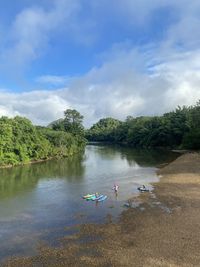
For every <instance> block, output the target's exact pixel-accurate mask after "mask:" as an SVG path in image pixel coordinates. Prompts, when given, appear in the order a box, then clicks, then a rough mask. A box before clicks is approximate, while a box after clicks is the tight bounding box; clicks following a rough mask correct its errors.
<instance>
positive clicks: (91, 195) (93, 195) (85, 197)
mask: <svg viewBox="0 0 200 267" xmlns="http://www.w3.org/2000/svg"><path fill="white" fill-rule="evenodd" d="M91 197H95V194H87V195H86V196H83V198H84V199H88V198H91Z"/></svg>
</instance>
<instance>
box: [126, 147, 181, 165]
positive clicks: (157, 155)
mask: <svg viewBox="0 0 200 267" xmlns="http://www.w3.org/2000/svg"><path fill="white" fill-rule="evenodd" d="M177 156H178V154H177V153H174V152H172V151H169V150H163V149H134V148H126V147H123V148H121V158H122V159H124V158H125V159H126V160H127V162H128V164H129V165H130V166H133V165H135V163H137V164H138V165H140V166H143V167H155V166H157V165H159V164H162V163H167V162H170V161H172V160H174V159H176V158H177Z"/></svg>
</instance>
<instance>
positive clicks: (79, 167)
mask: <svg viewBox="0 0 200 267" xmlns="http://www.w3.org/2000/svg"><path fill="white" fill-rule="evenodd" d="M176 157H177V154H175V153H172V152H169V151H161V150H159V151H158V150H136V149H130V148H124V147H123V148H122V147H116V146H115V147H113V146H97V145H88V146H87V147H86V150H85V153H84V154H83V155H76V156H74V157H72V158H70V159H62V160H51V161H47V162H42V163H37V164H32V165H25V166H21V167H14V168H11V169H0V261H1V260H4V259H5V258H6V257H10V256H13V255H15V256H20V255H32V254H34V253H36V249H37V246H38V244H40V242H47V243H48V244H51V245H57V244H56V242H57V241H56V240H58V239H59V237H62V236H63V235H66V234H68V233H70V232H69V230H67V229H68V228H67V227H66V226H73V225H76V224H79V223H87V222H92V223H97V222H105V221H106V220H107V218H108V216H112V218H113V219H114V220H115V219H117V217H118V215H119V214H120V213H121V211H122V210H123V209H124V206H123V205H124V203H125V202H126V200H127V199H128V198H130V197H132V196H134V195H136V194H138V191H137V187H138V185H142V184H146V185H147V186H148V187H149V188H150V189H152V186H151V185H150V184H149V183H151V182H156V181H158V177H157V175H156V170H157V166H158V165H159V164H163V163H167V162H170V161H172V160H173V159H175V158H176ZM114 183H117V184H118V185H119V193H118V196H116V195H115V194H114V192H113V190H112V187H113V185H114ZM95 192H98V193H100V194H105V195H107V196H108V198H107V200H105V201H104V202H101V203H98V204H96V203H95V202H93V201H85V200H83V199H82V196H83V195H85V194H87V193H95Z"/></svg>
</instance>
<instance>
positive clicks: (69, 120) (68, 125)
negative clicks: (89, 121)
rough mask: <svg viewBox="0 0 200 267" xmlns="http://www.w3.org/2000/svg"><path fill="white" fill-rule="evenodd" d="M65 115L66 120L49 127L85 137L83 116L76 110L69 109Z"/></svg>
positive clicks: (58, 121) (53, 123)
mask: <svg viewBox="0 0 200 267" xmlns="http://www.w3.org/2000/svg"><path fill="white" fill-rule="evenodd" d="M64 115H65V117H64V119H59V120H56V121H54V122H52V123H51V124H50V125H49V127H50V128H52V129H53V130H56V131H57V130H60V131H65V132H68V133H71V134H73V135H79V136H80V135H81V136H82V135H84V128H83V125H82V122H83V116H82V115H81V114H80V113H79V112H78V111H77V110H75V109H67V110H66V111H65V112H64Z"/></svg>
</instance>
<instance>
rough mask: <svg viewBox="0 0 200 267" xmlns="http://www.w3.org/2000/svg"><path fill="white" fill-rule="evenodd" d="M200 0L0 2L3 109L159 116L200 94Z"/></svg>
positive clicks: (36, 119) (31, 113)
mask: <svg viewBox="0 0 200 267" xmlns="http://www.w3.org/2000/svg"><path fill="white" fill-rule="evenodd" d="M199 27H200V1H199V0H190V1H188V0H176V1H174V0H162V1H161V0H34V1H33V0H16V1H13V0H7V1H1V2H0V116H2V115H6V116H9V117H10V116H11V117H12V116H15V115H20V116H25V117H28V118H29V119H30V120H31V121H32V122H33V123H34V124H39V125H47V124H48V123H49V122H51V121H53V120H55V119H58V118H61V117H63V111H64V110H65V109H67V108H75V109H77V110H78V111H79V112H80V113H81V114H83V115H84V124H85V125H86V126H90V125H91V124H93V123H94V122H96V121H97V120H99V119H100V118H102V117H108V116H111V117H114V118H118V119H125V118H126V116H128V115H132V116H140V115H158V114H163V113H164V112H167V111H171V110H173V109H174V108H176V107H177V106H178V105H181V106H182V105H193V104H195V103H196V102H197V100H198V99H200V30H199Z"/></svg>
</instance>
